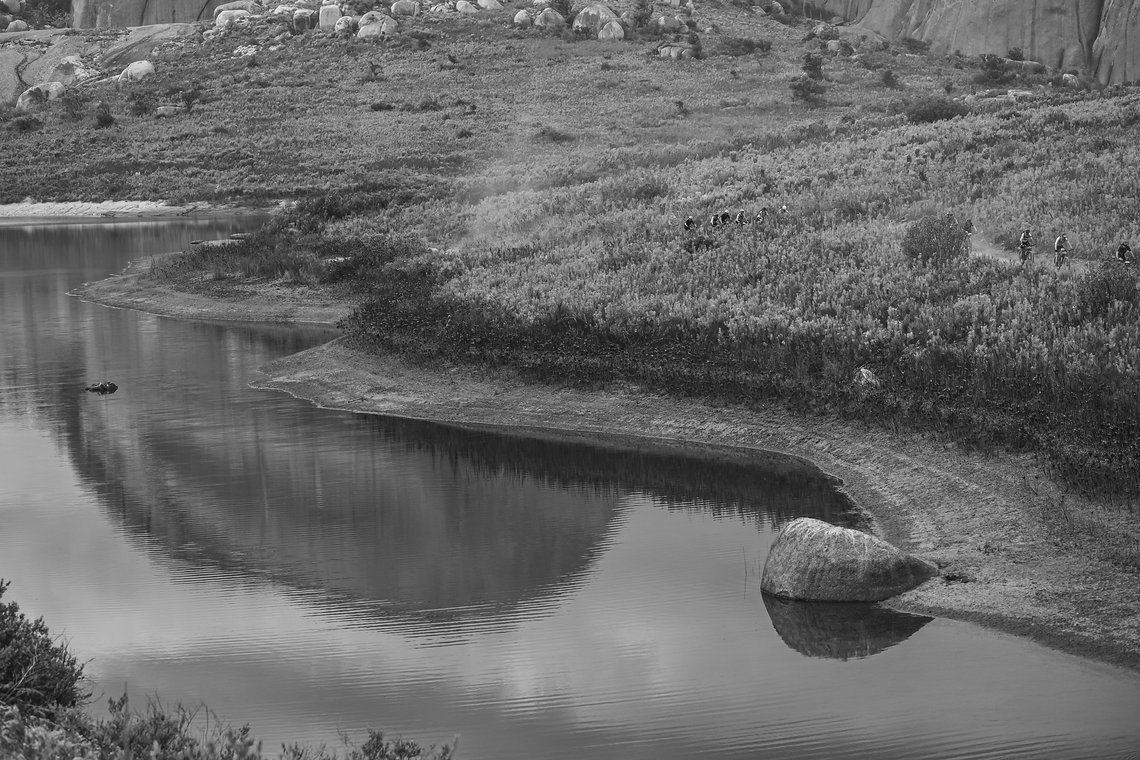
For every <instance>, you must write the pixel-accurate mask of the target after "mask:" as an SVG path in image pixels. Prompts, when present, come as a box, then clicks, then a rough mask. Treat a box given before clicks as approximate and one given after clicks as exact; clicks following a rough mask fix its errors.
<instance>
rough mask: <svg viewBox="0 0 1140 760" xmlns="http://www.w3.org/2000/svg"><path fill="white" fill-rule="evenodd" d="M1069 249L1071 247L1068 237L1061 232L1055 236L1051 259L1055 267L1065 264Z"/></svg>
mask: <svg viewBox="0 0 1140 760" xmlns="http://www.w3.org/2000/svg"><path fill="white" fill-rule="evenodd" d="M1071 249H1072V246H1070V245H1069V238H1068V236H1067V235H1066V234H1065V233H1064V232H1062V233H1061V234H1060V235H1058V236H1057V239H1056V240H1055V241H1053V252H1054V254H1055V256H1054V258H1053V261H1054V263H1055V264H1056V265H1057V266H1061V265H1062V264H1064V263H1066V262H1067V261H1068V258H1069V251H1070V250H1071Z"/></svg>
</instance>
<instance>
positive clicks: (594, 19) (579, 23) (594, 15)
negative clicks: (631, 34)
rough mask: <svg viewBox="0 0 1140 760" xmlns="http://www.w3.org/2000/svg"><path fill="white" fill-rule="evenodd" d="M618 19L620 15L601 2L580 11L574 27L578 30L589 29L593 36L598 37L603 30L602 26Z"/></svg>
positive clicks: (575, 18)
mask: <svg viewBox="0 0 1140 760" xmlns="http://www.w3.org/2000/svg"><path fill="white" fill-rule="evenodd" d="M617 20H618V15H617V14H616V13H614V12H613V11H612V10H610V9H609V8H608V7H606V6H604V5H602V4H601V3H595V4H593V5H587V6H586V7H585V8H583V9H582V10H580V11H578V15H577V16H575V17H574V24H573V29H574V31H576V32H577V31H583V30H585V31H589V32H590V34H591V35H592V36H594V37H596V36H597V35H598V32H600V31H602V27H604V26H605V25H606V24H608V23H610V22H611V21H617Z"/></svg>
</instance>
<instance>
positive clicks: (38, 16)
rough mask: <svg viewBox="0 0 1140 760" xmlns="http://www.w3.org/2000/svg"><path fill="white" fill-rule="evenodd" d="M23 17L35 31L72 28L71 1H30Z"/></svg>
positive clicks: (25, 7)
mask: <svg viewBox="0 0 1140 760" xmlns="http://www.w3.org/2000/svg"><path fill="white" fill-rule="evenodd" d="M23 17H24V20H25V21H27V22H28V25H29V26H31V27H32V28H33V29H42V28H44V27H45V26H53V27H55V28H56V29H66V28H67V27H69V26H71V0H28V3H27V5H25V6H24V12H23Z"/></svg>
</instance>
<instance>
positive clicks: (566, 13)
mask: <svg viewBox="0 0 1140 760" xmlns="http://www.w3.org/2000/svg"><path fill="white" fill-rule="evenodd" d="M550 7H551V8H553V9H554V10H555V11H556V12H557V13H558V15H560V16H561V17H562V18H564V19H566V26H567V28H569V26H570V25H571V24H573V23H574V17H575V16H576V15H577V14H576V13H575V12H574V0H551V3H550Z"/></svg>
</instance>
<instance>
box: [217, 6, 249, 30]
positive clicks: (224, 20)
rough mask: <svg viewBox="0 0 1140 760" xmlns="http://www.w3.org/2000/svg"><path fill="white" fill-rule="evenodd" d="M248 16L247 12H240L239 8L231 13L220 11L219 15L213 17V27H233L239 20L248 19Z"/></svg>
mask: <svg viewBox="0 0 1140 760" xmlns="http://www.w3.org/2000/svg"><path fill="white" fill-rule="evenodd" d="M249 16H250V13H249V11H246V10H242V9H240V8H235V9H234V10H232V11H222V12H221V13H219V14H217V15H215V16H214V26H220V27H222V28H225V27H227V26H233V25H234V24H236V23H238V21H240V20H241V19H243V18H249Z"/></svg>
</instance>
